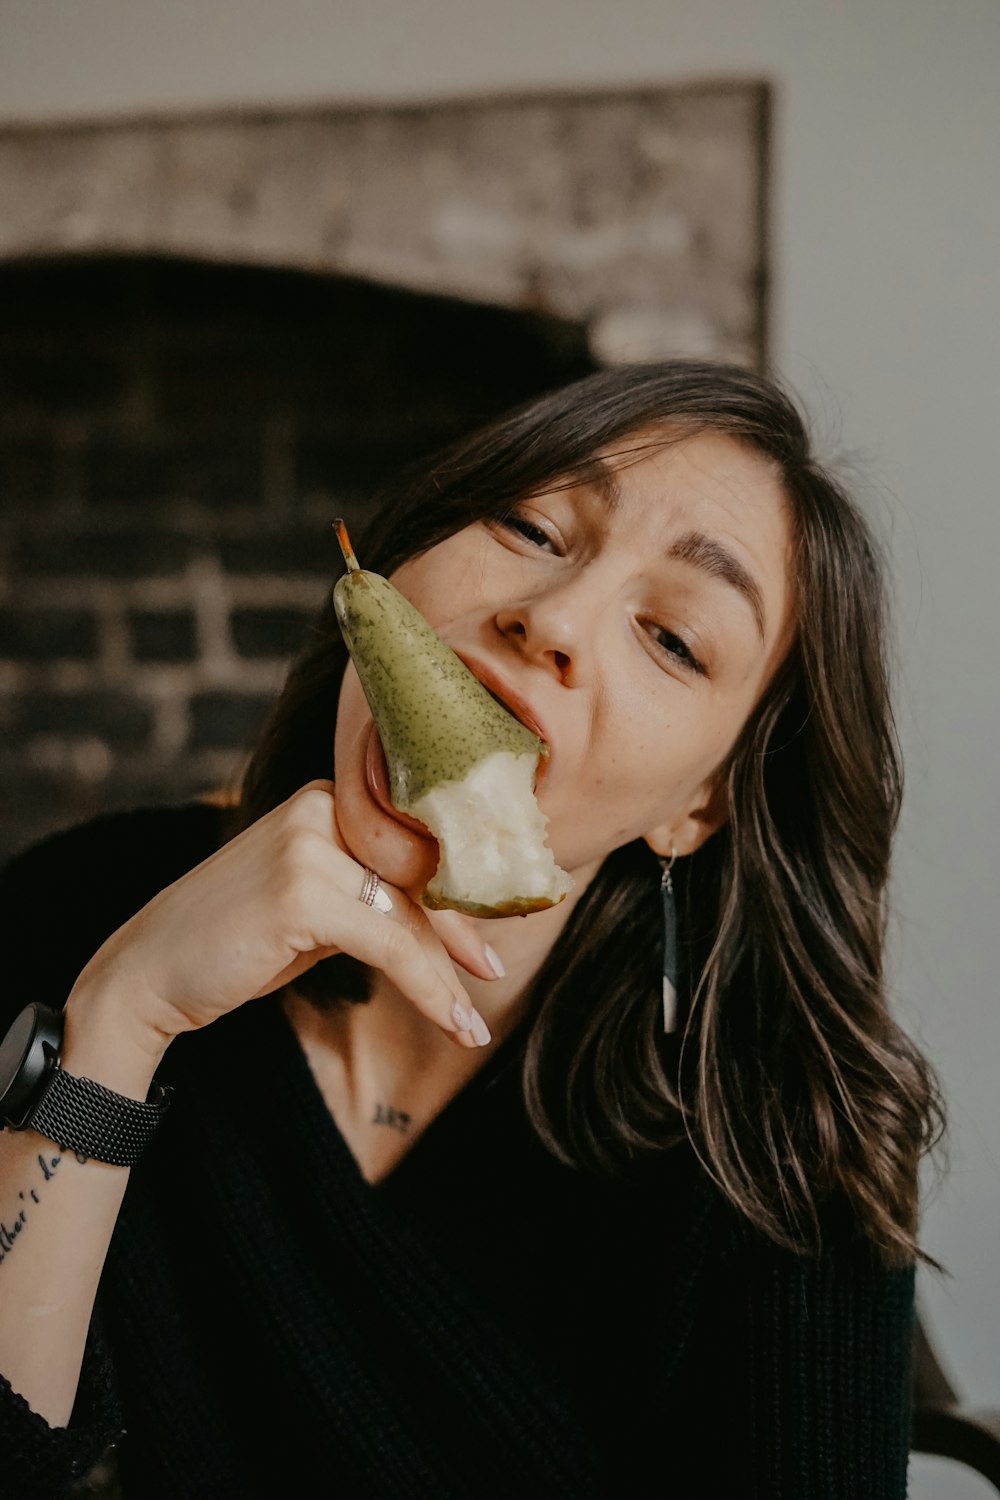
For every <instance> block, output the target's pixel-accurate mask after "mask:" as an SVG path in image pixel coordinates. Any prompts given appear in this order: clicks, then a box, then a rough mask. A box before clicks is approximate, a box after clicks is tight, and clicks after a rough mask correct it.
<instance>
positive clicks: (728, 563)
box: [588, 459, 766, 642]
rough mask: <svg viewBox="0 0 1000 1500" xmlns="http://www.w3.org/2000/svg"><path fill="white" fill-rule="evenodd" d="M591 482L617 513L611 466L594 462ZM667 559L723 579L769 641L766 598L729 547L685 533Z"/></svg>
mask: <svg viewBox="0 0 1000 1500" xmlns="http://www.w3.org/2000/svg"><path fill="white" fill-rule="evenodd" d="M588 478H589V480H590V483H591V484H592V485H593V487H594V489H595V491H596V492H597V494H598V495H599V496H600V497H601V499H602V500H603V501H604V504H605V505H606V506H607V508H608V510H609V511H611V512H612V514H613V513H614V512H615V511H616V510H618V508H619V506H620V505H621V487H620V485H619V483H618V479H617V476H616V474H615V472H614V470H613V469H612V468H611V466H610V465H609V464H606V463H604V462H603V461H602V460H601V459H597V460H595V461H594V467H593V470H592V472H591V474H589V475H588ZM667 556H668V557H670V558H674V559H675V560H676V561H678V562H686V563H690V564H691V565H692V567H695V568H700V569H701V571H702V572H703V573H707V574H708V576H709V577H710V578H718V579H720V580H721V582H723V583H725V584H728V585H729V587H730V588H732V589H735V590H736V592H737V593H738V594H741V595H742V596H743V598H744V599H745V600H746V602H747V604H749V606H750V608H751V610H752V611H753V617H754V622H755V624H756V626H757V633H758V635H759V636H760V638H761V641H762V642H764V641H766V633H765V632H766V619H765V614H764V598H763V595H762V593H761V590H760V585H759V584H758V582H757V580H756V579H755V578H754V576H753V574H752V573H749V572H748V571H747V569H746V568H745V567H744V566H743V564H742V563H741V562H740V560H739V558H738V557H735V556H734V555H733V553H732V552H730V551H729V549H728V547H724V546H723V544H722V543H721V542H720V541H717V540H716V539H715V538H714V537H710V536H706V534H705V532H703V531H685V532H684V534H683V535H682V536H679V537H678V538H677V540H676V541H674V542H671V544H670V546H669V547H668V548H667Z"/></svg>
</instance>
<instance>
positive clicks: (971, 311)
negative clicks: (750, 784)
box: [0, 0, 1000, 1405]
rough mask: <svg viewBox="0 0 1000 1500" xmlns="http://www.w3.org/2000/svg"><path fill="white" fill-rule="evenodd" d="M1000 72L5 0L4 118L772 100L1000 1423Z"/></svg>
mask: <svg viewBox="0 0 1000 1500" xmlns="http://www.w3.org/2000/svg"><path fill="white" fill-rule="evenodd" d="M998 70H1000V5H998V4H997V3H996V0H838V3H837V4H823V5H821V4H817V3H813V0H758V3H757V4H749V3H747V0H614V3H612V0H604V3H599V0H504V3H503V4H502V5H501V4H496V3H491V4H485V3H483V0H338V3H336V4H333V3H327V4H323V3H320V0H281V3H278V0H170V3H164V0H87V3H86V4H80V3H79V0H0V116H3V117H6V118H9V119H32V118H43V119H51V118H54V117H58V116H63V117H82V116H95V117H100V116H105V115H107V114H109V113H112V112H118V111H130V110H134V109H139V110H144V111H146V110H150V109H163V110H168V111H173V110H187V109H191V108H193V107H198V108H200V107H211V108H217V107H220V106H230V105H238V104H247V103H249V104H257V105H259V104H271V103H277V104H286V103H292V102H301V103H313V102H322V101H329V102H339V101H346V100H358V99H370V98H381V99H402V98H412V99H423V98H427V97H433V96H436V95H438V96H447V95H455V94H472V93H477V92H479V91H482V90H490V91H504V90H509V89H532V88H546V87H549V86H553V85H555V86H559V87H566V88H575V87H580V86H590V87H594V86H596V87H605V86H614V85H618V84H621V85H628V84H632V83H636V82H639V83H647V84H655V83H658V82H661V81H676V80H683V79H685V78H708V77H719V76H724V75H727V74H732V73H737V74H752V75H755V76H765V77H768V78H771V79H773V80H774V82H775V83H776V85H777V88H778V108H777V120H776V136H775V148H774V149H775V202H774V260H775V271H776V276H775V285H774V319H773V331H774V346H773V347H774V352H775V355H776V360H777V364H778V366H779V368H780V369H781V370H782V371H783V372H784V373H785V374H786V376H787V377H788V378H789V379H790V380H791V381H792V382H793V384H794V385H795V386H796V387H797V388H798V389H799V391H800V393H801V394H802V396H803V397H804V399H805V400H806V403H807V405H809V406H810V407H811V409H812V410H813V412H814V413H815V414H816V416H817V417H818V418H819V420H820V425H821V427H822V428H824V429H825V430H826V431H827V433H828V434H829V435H830V436H831V437H832V439H833V440H834V443H835V444H836V446H838V447H844V448H846V449H847V450H849V451H850V452H851V453H852V454H854V455H855V456H857V457H858V458H859V459H860V461H861V462H862V463H863V465H864V466H865V469H866V471H867V473H868V475H869V478H870V481H871V485H870V489H871V492H872V496H871V497H872V501H873V504H874V507H875V511H876V514H877V517H878V518H879V520H880V522H881V523H883V524H885V525H886V526H887V527H889V528H890V529H891V530H892V533H893V539H894V540H893V545H894V552H895V556H896V559H897V574H898V621H899V633H900V636H901V641H902V676H901V701H900V707H901V715H900V717H901V730H902V733H903V738H904V746H905V750H906V756H907V765H908V771H909V787H908V798H907V809H906V817H905V824H904V829H903V834H902V838H901V844H900V853H899V863H898V872H899V873H898V880H897V900H898V907H899V916H898V919H897V924H896V930H895V937H894V954H895V959H894V970H895V980H896V986H897V989H898V991H899V994H900V998H901V1004H902V1005H903V1007H904V1010H905V1014H906V1016H907V1018H908V1021H909V1023H910V1025H911V1027H913V1028H915V1029H916V1031H917V1032H918V1034H919V1035H920V1037H921V1038H922V1040H923V1042H924V1044H925V1045H926V1046H927V1047H928V1048H929V1050H930V1052H931V1055H932V1056H933V1058H934V1059H935V1060H936V1062H937V1064H938V1066H939V1067H940V1069H941V1071H942V1072H943V1075H944V1080H945V1084H946V1088H947V1092H948V1095H949V1098H950V1103H951V1110H952V1118H953V1148H952V1149H953V1168H952V1175H951V1177H950V1180H949V1182H948V1184H947V1187H946V1188H945V1190H944V1191H943V1192H942V1193H941V1194H940V1195H939V1196H938V1197H937V1198H936V1199H934V1200H933V1201H932V1202H931V1203H930V1204H929V1207H928V1209H927V1217H926V1227H925V1241H926V1244H927V1246H928V1248H929V1249H930V1250H931V1251H932V1253H933V1254H935V1255H936V1256H938V1257H939V1258H940V1259H942V1260H943V1261H944V1262H945V1263H946V1264H947V1265H948V1266H949V1268H950V1270H951V1272H952V1278H953V1279H952V1280H950V1281H947V1282H941V1281H938V1280H935V1279H933V1278H929V1277H927V1278H924V1280H923V1285H922V1294H923V1296H924V1298H925V1306H926V1309H927V1310H928V1313H929V1321H930V1323H931V1325H932V1327H933V1329H934V1330H935V1331H936V1333H937V1335H938V1338H939V1341H940V1342H941V1343H942V1344H943V1346H944V1348H945V1349H946V1351H947V1355H948V1358H949V1362H950V1364H951V1366H952V1370H953V1374H954V1376H955V1378H956V1379H957V1380H958V1382H959V1383H960V1385H961V1386H962V1387H963V1388H964V1389H965V1390H967V1391H968V1392H969V1393H970V1394H971V1395H972V1396H973V1397H974V1399H975V1400H976V1402H977V1403H979V1404H985V1403H989V1402H992V1403H994V1404H997V1405H1000V1111H998V1104H997V1100H998V1097H1000V1089H998V1086H997V1072H998V1064H1000V1005H998V1004H997V995H996V983H995V977H994V976H995V971H996V969H997V966H998V958H997V955H996V951H995V950H996V947H997V945H998V935H997V928H998V922H997V920H996V917H995V914H994V908H995V904H996V899H997V891H998V886H1000V859H998V855H997V850H996V831H997V829H996V825H997V816H996V808H997V797H996V793H995V790H994V791H993V792H992V793H991V791H990V787H991V785H992V784H993V783H992V776H991V774H990V770H989V768H990V765H991V764H992V763H993V753H995V748H994V745H993V744H992V743H991V740H994V741H995V740H996V738H997V735H998V731H1000V701H998V697H1000V694H998V682H1000V674H998V671H997V644H996V643H997V638H998V635H1000V608H998V596H1000V589H998V588H997V586H996V583H995V576H994V574H995V568H996V560H997V557H998V555H1000V507H998V505H997V484H996V473H997V467H998V463H997V452H996V433H997V428H998V426H1000V408H998V397H1000V341H998V335H997V324H998V320H1000V166H998V163H1000V87H998V84H997V73H998Z"/></svg>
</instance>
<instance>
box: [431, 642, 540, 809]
mask: <svg viewBox="0 0 1000 1500" xmlns="http://www.w3.org/2000/svg"><path fill="white" fill-rule="evenodd" d="M451 649H452V650H453V651H455V648H454V646H453V647H452V648H451ZM455 655H456V656H457V657H458V659H459V661H461V662H462V663H463V664H464V665H465V666H466V667H468V669H469V671H470V672H471V673H472V675H473V677H475V678H477V679H478V681H479V682H480V683H481V684H482V686H483V687H484V688H485V689H486V691H487V692H488V693H489V695H490V697H491V698H493V699H494V700H495V702H497V703H499V705H500V707H501V708H505V709H506V710H507V712H508V713H509V714H511V715H513V717H514V718H515V719H517V721H518V723H520V724H523V725H524V727H525V729H529V730H530V731H531V733H532V734H536V735H537V736H538V738H539V739H540V740H541V741H542V753H541V755H540V757H539V761H538V772H537V776H536V781H540V780H541V778H542V777H543V776H544V775H545V773H546V772H547V771H548V769H549V767H550V766H551V763H552V742H551V740H550V739H549V736H548V734H547V733H546V731H545V729H544V727H543V725H542V724H541V723H540V722H539V720H538V719H537V718H536V716H535V712H534V709H532V707H531V706H530V704H529V703H528V702H527V701H526V700H525V699H524V698H522V697H521V695H520V693H518V692H517V691H516V689H515V688H512V687H511V685H510V683H509V682H507V681H506V680H505V679H504V678H503V677H502V676H501V675H500V673H499V672H495V671H494V670H493V668H492V667H488V666H486V665H485V664H484V663H483V662H480V661H477V660H476V659H475V657H474V656H469V655H467V654H466V653H465V652H464V651H455Z"/></svg>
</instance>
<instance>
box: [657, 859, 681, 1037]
mask: <svg viewBox="0 0 1000 1500" xmlns="http://www.w3.org/2000/svg"><path fill="white" fill-rule="evenodd" d="M676 858H677V850H676V849H675V848H674V846H673V844H671V846H670V858H669V859H667V858H666V857H663V858H661V859H660V868H661V870H662V871H663V874H662V876H661V877H660V898H661V900H662V902H663V1029H664V1031H666V1032H670V1031H673V1030H674V1029H675V1027H676V1025H677V907H676V905H675V903H674V887H673V882H672V881H671V879H670V871H671V870H672V869H673V867H674V860H675V859H676Z"/></svg>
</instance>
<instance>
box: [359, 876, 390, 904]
mask: <svg viewBox="0 0 1000 1500" xmlns="http://www.w3.org/2000/svg"><path fill="white" fill-rule="evenodd" d="M363 868H364V872H365V883H364V885H363V886H362V889H361V895H360V896H359V897H358V900H359V901H360V902H361V904H362V905H363V906H373V907H374V908H375V910H376V911H381V912H387V913H388V912H390V911H392V901H391V900H390V899H389V893H388V891H384V890H383V889H382V879H381V876H379V875H377V874H376V873H375V871H374V870H370V869H369V868H368V866H367V865H365V866H364V867H363Z"/></svg>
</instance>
